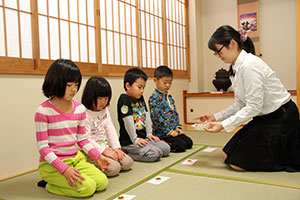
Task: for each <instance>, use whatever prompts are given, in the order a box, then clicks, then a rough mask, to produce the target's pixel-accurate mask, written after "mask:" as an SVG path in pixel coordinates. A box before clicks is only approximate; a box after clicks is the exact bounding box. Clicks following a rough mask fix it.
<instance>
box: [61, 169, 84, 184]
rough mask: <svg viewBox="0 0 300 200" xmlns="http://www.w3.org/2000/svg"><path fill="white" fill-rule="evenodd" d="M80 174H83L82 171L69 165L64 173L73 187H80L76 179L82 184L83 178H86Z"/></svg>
mask: <svg viewBox="0 0 300 200" xmlns="http://www.w3.org/2000/svg"><path fill="white" fill-rule="evenodd" d="M80 174H81V173H80V171H78V169H75V168H73V167H69V168H68V169H66V170H65V171H64V173H63V175H64V176H65V177H66V179H67V181H68V183H69V185H70V186H71V187H75V188H76V189H78V186H77V184H76V183H75V181H77V182H78V183H80V184H82V181H81V180H85V179H84V177H83V176H81V175H80Z"/></svg>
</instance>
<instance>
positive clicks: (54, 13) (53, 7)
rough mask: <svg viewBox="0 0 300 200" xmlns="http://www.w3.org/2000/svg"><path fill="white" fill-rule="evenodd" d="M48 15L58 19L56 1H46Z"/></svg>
mask: <svg viewBox="0 0 300 200" xmlns="http://www.w3.org/2000/svg"><path fill="white" fill-rule="evenodd" d="M48 7H49V15H50V16H53V17H58V5H57V1H56V0H50V1H49V0H48Z"/></svg>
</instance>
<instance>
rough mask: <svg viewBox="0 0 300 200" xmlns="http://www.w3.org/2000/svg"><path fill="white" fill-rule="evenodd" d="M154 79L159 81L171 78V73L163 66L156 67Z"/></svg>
mask: <svg viewBox="0 0 300 200" xmlns="http://www.w3.org/2000/svg"><path fill="white" fill-rule="evenodd" d="M154 77H155V78H156V79H157V80H159V79H161V78H163V77H172V78H173V72H172V70H171V69H170V68H169V67H167V66H164V65H161V66H158V67H157V68H156V69H155V71H154Z"/></svg>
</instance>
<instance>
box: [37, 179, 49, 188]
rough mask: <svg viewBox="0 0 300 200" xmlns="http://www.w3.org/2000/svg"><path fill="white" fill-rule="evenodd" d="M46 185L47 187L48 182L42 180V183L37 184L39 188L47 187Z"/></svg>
mask: <svg viewBox="0 0 300 200" xmlns="http://www.w3.org/2000/svg"><path fill="white" fill-rule="evenodd" d="M46 185H47V182H46V181H44V180H41V181H39V182H38V183H37V186H39V187H43V188H44V187H46Z"/></svg>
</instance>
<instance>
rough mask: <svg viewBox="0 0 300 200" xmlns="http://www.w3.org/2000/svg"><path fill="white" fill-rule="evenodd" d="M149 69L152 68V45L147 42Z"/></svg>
mask: <svg viewBox="0 0 300 200" xmlns="http://www.w3.org/2000/svg"><path fill="white" fill-rule="evenodd" d="M146 44H147V46H146V48H147V55H146V56H147V67H148V68H150V67H151V57H150V54H151V49H150V45H151V43H150V42H149V41H147V43H146Z"/></svg>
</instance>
